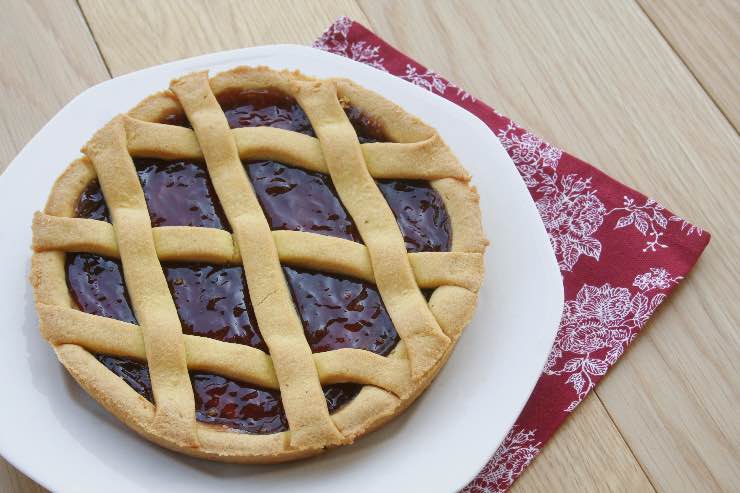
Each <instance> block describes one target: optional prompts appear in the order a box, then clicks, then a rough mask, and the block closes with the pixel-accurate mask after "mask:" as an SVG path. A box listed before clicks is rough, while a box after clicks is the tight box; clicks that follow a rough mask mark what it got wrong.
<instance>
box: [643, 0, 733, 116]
mask: <svg viewBox="0 0 740 493" xmlns="http://www.w3.org/2000/svg"><path fill="white" fill-rule="evenodd" d="M637 1H638V3H639V4H640V6H641V7H642V9H643V10H644V11H645V13H646V14H647V15H648V16H649V17H650V19H651V20H652V21H653V23H654V24H655V26H656V27H657V28H658V29H659V30H660V32H661V34H662V35H663V36H664V37H665V39H666V40H667V41H668V43H669V44H670V45H671V47H672V48H673V49H674V50H675V51H676V53H678V55H679V56H680V57H681V59H682V60H683V62H684V63H685V64H686V65H687V66H688V67H689V69H690V70H691V72H692V73H693V74H694V76H695V77H696V78H697V80H698V81H699V83H700V84H701V85H702V87H704V89H705V90H706V91H707V93H708V94H709V95H710V96H711V97H712V99H713V100H714V101H715V103H717V105H718V106H719V108H720V109H721V110H722V112H723V113H724V114H725V115H726V116H727V118H728V120H730V122H731V123H732V124H733V125H734V126H735V128H736V129H740V88H738V81H740V54H739V52H738V50H740V2H738V1H737V0H682V1H679V2H677V1H675V0H637Z"/></svg>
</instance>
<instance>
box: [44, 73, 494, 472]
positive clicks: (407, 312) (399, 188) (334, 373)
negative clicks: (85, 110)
mask: <svg viewBox="0 0 740 493" xmlns="http://www.w3.org/2000/svg"><path fill="white" fill-rule="evenodd" d="M83 154H84V156H83V157H81V158H79V159H77V160H76V161H74V162H73V163H71V164H70V165H69V167H67V169H66V170H65V171H64V173H63V174H62V175H61V176H60V177H59V178H58V179H57V181H56V183H55V184H54V186H53V189H52V190H51V194H50V197H49V199H48V202H47V204H46V207H45V209H44V212H37V213H36V215H35V217H34V220H33V251H34V253H33V258H32V270H31V283H32V285H33V288H34V293H35V298H36V308H37V310H38V315H39V321H40V329H41V333H42V334H43V336H44V338H45V339H46V340H47V341H48V342H49V343H50V344H51V346H52V347H53V349H54V351H55V352H56V355H57V356H58V358H59V360H60V361H61V363H62V364H63V365H64V366H65V367H66V369H67V370H68V371H69V373H70V374H71V375H72V376H73V377H74V378H75V379H76V380H77V381H78V382H79V384H80V385H81V386H82V387H83V388H84V389H85V390H86V391H87V392H88V393H89V394H90V395H91V396H92V397H93V398H95V399H96V400H97V401H98V402H99V403H100V404H102V405H103V406H104V407H105V408H106V409H107V410H108V411H110V412H111V413H113V414H114V415H115V416H117V417H118V418H119V419H120V420H121V421H123V422H124V423H125V424H126V425H128V426H129V427H130V428H132V429H134V430H135V431H136V432H138V433H139V434H140V435H142V436H144V437H145V438H147V439H149V440H151V441H153V442H155V443H157V444H159V445H162V446H164V447H167V448H169V449H172V450H175V451H179V452H183V453H185V454H188V455H192V456H196V457H202V458H207V459H212V460H220V461H228V462H244V463H270V462H281V461H287V460H293V459H298V458H302V457H308V456H311V455H315V454H317V453H319V452H321V451H322V450H324V449H326V448H330V447H335V446H339V445H345V444H349V443H352V442H353V441H354V440H355V439H357V438H358V437H360V436H362V435H364V434H366V433H368V432H370V431H372V430H374V429H377V428H378V427H379V426H381V425H383V424H384V423H386V422H387V421H388V420H390V419H391V418H393V417H395V416H397V415H398V414H400V413H401V412H402V411H403V410H404V409H405V408H407V407H408V406H409V405H410V404H411V403H412V402H413V401H414V399H415V398H416V397H417V396H418V395H419V394H420V393H421V392H422V391H423V390H424V389H425V388H426V387H427V386H428V385H429V384H430V382H431V381H432V379H433V378H434V376H435V375H436V374H437V372H438V371H439V370H440V368H441V367H442V366H443V365H444V363H445V362H446V361H447V358H448V357H449V355H450V353H451V351H452V349H453V347H454V345H455V343H456V341H457V340H458V338H459V336H460V334H461V331H462V330H463V328H464V327H465V325H466V324H467V323H468V322H469V320H470V318H471V316H472V313H473V311H474V308H475V305H476V302H477V292H478V289H479V287H480V284H481V280H482V277H483V253H484V250H485V248H486V245H487V240H486V239H485V237H484V235H483V231H482V228H481V220H480V209H479V204H478V202H479V201H478V195H477V193H476V191H475V189H473V188H472V187H470V186H469V184H468V182H469V179H470V177H469V175H468V173H467V172H466V171H465V169H463V167H462V166H461V165H460V164H459V162H458V160H457V159H456V158H455V156H454V155H453V154H452V152H451V151H450V150H449V148H448V147H447V146H446V145H445V144H444V142H443V141H442V139H441V138H440V137H439V135H438V134H437V132H436V131H435V130H434V129H433V128H431V127H429V126H428V125H426V124H424V123H423V122H421V121H420V120H419V119H417V118H416V117H414V116H412V115H410V114H408V113H406V112H405V111H404V110H403V109H402V108H400V107H399V106H397V105H395V104H394V103H391V102H390V101H388V100H386V99H385V98H383V97H382V96H380V95H378V94H376V93H374V92H371V91H369V90H367V89H365V88H363V87H361V86H360V85H358V84H356V83H354V82H352V81H350V80H346V79H326V80H319V79H314V78H311V77H307V76H305V75H302V74H300V73H298V72H288V71H275V70H271V69H268V68H265V67H256V68H254V67H239V68H236V69H233V70H230V71H227V72H223V73H220V74H217V75H215V76H214V77H212V78H210V79H209V77H208V74H207V73H206V72H197V73H192V74H189V75H186V76H184V77H182V78H179V79H176V80H173V81H172V82H171V84H170V87H169V90H167V91H164V92H161V93H158V94H154V95H152V96H150V97H148V98H146V99H145V100H143V101H142V102H141V103H139V104H138V105H137V106H136V107H135V108H134V109H132V110H131V111H129V112H128V113H127V114H123V115H119V116H116V117H115V118H113V119H112V120H111V121H110V122H109V123H108V124H106V125H105V126H104V127H102V128H101V129H100V130H98V131H97V133H95V135H94V136H93V137H92V139H91V140H90V141H89V142H88V143H87V144H86V145H85V146H84V148H83Z"/></svg>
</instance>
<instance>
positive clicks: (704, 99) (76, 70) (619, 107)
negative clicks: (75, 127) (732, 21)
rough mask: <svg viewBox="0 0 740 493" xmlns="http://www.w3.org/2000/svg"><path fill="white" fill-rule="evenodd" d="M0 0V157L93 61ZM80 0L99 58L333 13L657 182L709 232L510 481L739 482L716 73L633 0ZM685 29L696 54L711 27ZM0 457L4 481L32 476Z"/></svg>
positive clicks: (162, 49) (199, 49)
mask: <svg viewBox="0 0 740 493" xmlns="http://www.w3.org/2000/svg"><path fill="white" fill-rule="evenodd" d="M5 3H9V5H8V6H6V5H3V14H4V18H7V19H8V20H7V23H6V26H9V28H7V29H5V30H3V31H2V32H0V42H1V44H0V48H1V49H3V54H4V56H10V57H12V59H13V60H14V63H15V59H18V60H19V61H18V62H17V66H18V68H17V69H16V70H15V71H10V70H8V71H5V74H4V75H0V81H1V82H2V86H3V88H4V89H5V88H6V87H8V88H9V93H8V96H7V97H6V96H5V91H4V93H3V96H2V102H3V105H0V124H1V125H2V126H0V156H1V157H2V160H1V161H0V163H7V162H8V160H9V159H11V158H12V157H13V156H14V155H15V153H16V152H17V151H18V150H19V149H20V147H21V146H22V145H23V144H24V143H25V142H26V141H27V140H28V139H29V138H30V137H31V136H32V135H33V133H34V132H35V131H36V130H37V129H38V128H39V127H40V126H41V125H42V124H43V123H44V122H45V121H46V120H47V119H48V118H49V117H50V116H51V115H52V114H53V113H54V112H55V111H57V110H58V109H59V107H61V105H62V104H63V103H64V102H66V101H67V100H68V99H70V98H71V97H72V96H74V95H75V94H77V93H78V92H80V91H81V90H83V89H84V88H86V87H88V86H89V85H92V84H94V83H95V82H98V81H100V80H104V79H105V78H106V77H107V76H108V74H107V72H106V68H105V65H104V64H103V61H102V59H101V56H100V54H99V53H98V51H97V50H96V47H95V43H94V41H93V39H92V37H91V35H90V32H89V31H88V29H87V26H86V25H85V22H84V20H83V19H82V17H81V16H80V14H79V10H78V9H77V6H76V5H75V4H74V3H73V2H71V1H66V2H55V1H53V0H48V1H36V2H31V3H30V4H28V5H26V4H22V3H20V2H5ZM666 3H667V2H666ZM80 5H81V7H82V10H83V12H84V14H85V17H86V19H87V22H88V23H89V25H90V27H91V28H92V32H93V34H94V38H95V41H97V44H98V45H99V48H100V53H102V56H103V58H104V60H105V63H106V64H107V65H108V67H109V68H110V70H111V72H112V73H113V75H120V74H123V73H126V72H129V71H132V70H136V69H139V68H143V67H146V66H150V65H153V64H157V63H162V62H166V61H170V60H174V59H178V58H182V57H187V56H193V55H197V54H201V53H206V52H211V51H216V50H223V49H230V48H238V47H243V46H252V45H257V44H265V43H276V42H288V43H300V44H308V43H310V42H311V41H313V40H314V39H315V37H316V36H317V35H318V34H320V33H321V32H322V31H323V30H324V29H325V28H326V27H327V26H328V25H329V24H330V23H331V22H332V21H333V20H334V19H335V18H336V17H338V16H339V15H348V16H350V17H352V18H354V19H356V20H358V21H360V22H362V23H364V24H365V25H367V26H368V27H371V28H372V29H373V30H375V31H376V32H377V33H378V34H379V35H381V36H383V37H384V38H386V39H387V40H388V41H389V42H391V43H392V44H394V45H395V46H397V47H398V48H399V49H401V50H402V51H405V52H407V53H408V54H409V55H411V56H412V57H414V58H417V59H418V60H419V61H421V62H422V63H424V64H426V65H428V66H430V67H432V68H434V69H436V70H438V71H439V72H441V73H442V74H445V75H446V76H448V77H449V78H450V79H451V80H453V81H455V82H457V83H458V84H459V85H461V86H463V87H465V88H467V89H469V90H470V91H471V92H472V93H474V94H476V95H477V96H479V97H481V98H482V99H484V100H486V101H487V102H489V103H490V104H492V105H494V106H495V107H496V108H497V109H499V110H500V111H502V112H503V113H505V114H507V115H509V116H511V117H512V118H514V119H515V120H516V121H518V122H520V123H522V124H523V125H525V126H527V127H529V128H530V129H532V130H533V131H536V132H538V133H540V134H541V135H542V136H543V137H546V138H547V139H548V140H550V141H551V142H553V143H555V144H556V145H558V146H561V147H563V148H565V149H567V150H569V151H571V152H573V153H574V154H576V155H578V156H579V157H582V158H584V159H586V160H588V161H591V162H593V163H595V164H597V165H598V166H599V167H600V168H601V169H603V170H605V171H607V172H608V173H609V174H611V175H612V176H614V177H616V178H618V179H620V180H622V181H624V182H626V183H628V184H630V185H632V186H635V187H636V188H637V189H639V190H644V191H653V192H654V193H655V194H656V197H655V198H657V199H659V200H660V201H661V202H663V203H664V204H666V205H667V206H668V207H669V208H671V209H673V210H674V212H677V213H680V214H682V215H685V216H686V217H690V218H691V219H693V220H694V221H697V222H698V223H699V224H701V225H703V226H705V227H707V228H708V229H710V230H711V231H712V232H713V233H714V238H713V241H712V244H711V245H710V248H709V249H708V251H707V252H706V253H705V255H704V257H703V259H702V260H701V261H700V263H699V265H698V267H697V269H696V270H695V272H694V273H693V274H692V276H691V280H690V281H689V282H688V283H687V284H688V285H687V286H685V287H684V288H683V289H680V290H679V292H678V293H676V294H675V295H674V296H673V297H672V301H671V302H670V303H668V304H667V306H665V307H664V308H663V309H662V310H661V312H660V313H659V315H658V316H657V317H656V320H655V321H654V322H653V323H652V324H651V327H650V328H649V329H647V332H646V334H645V335H644V336H642V337H641V338H640V339H639V340H638V342H637V343H636V344H635V345H634V347H633V348H632V349H631V350H630V351H629V352H628V354H627V355H626V356H625V357H624V358H623V361H622V362H620V363H619V364H618V365H617V366H616V367H615V368H614V369H613V370H612V371H611V372H610V373H609V376H608V377H607V378H606V379H605V381H604V382H603V384H602V386H601V387H600V388H599V389H598V391H597V392H598V395H592V396H591V397H589V398H588V399H587V400H586V401H585V402H584V403H583V404H582V405H581V407H580V408H579V409H578V410H577V411H576V412H575V413H574V415H573V416H572V417H571V418H570V419H569V420H568V422H566V424H565V425H564V426H563V428H562V429H561V430H560V431H559V432H558V434H556V435H555V437H554V438H553V439H552V440H551V441H550V442H549V443H548V445H547V447H546V448H545V449H544V451H543V453H542V454H541V456H540V457H539V458H538V459H537V460H536V461H535V463H534V464H533V465H532V466H531V467H530V468H529V469H528V470H527V472H526V473H525V474H524V475H523V476H522V478H521V480H520V481H519V482H518V483H517V485H516V486H515V491H542V490H548V491H601V490H607V489H608V490H613V491H652V490H653V485H654V486H655V488H656V489H658V490H661V491H663V490H664V491H705V490H726V491H733V490H740V471H739V470H738V467H740V466H739V465H738V457H740V450H739V449H738V447H739V446H740V422H739V420H738V418H737V416H738V414H737V411H736V410H737V409H738V406H739V405H740V388H739V384H738V377H737V375H738V374H739V373H738V370H739V369H740V368H739V366H738V365H740V363H739V362H740V335H739V334H738V332H737V327H738V326H740V312H739V309H738V305H737V303H736V302H735V297H736V294H735V293H737V291H738V287H740V286H738V281H737V279H740V267H739V266H738V262H737V260H736V259H737V258H738V256H740V249H739V248H738V245H740V237H739V234H740V233H738V231H740V217H739V215H738V214H737V213H736V212H734V211H735V210H736V209H737V204H738V199H737V197H738V195H739V194H740V176H738V173H737V171H736V170H737V165H738V164H739V163H740V144H739V143H738V139H737V135H736V133H735V131H734V129H733V128H732V126H731V125H730V124H729V123H728V122H727V120H726V119H725V118H724V116H723V115H722V113H721V111H720V110H719V109H718V107H717V106H716V105H715V104H714V101H716V102H717V103H718V104H720V106H722V109H723V111H725V113H726V114H728V115H729V113H728V110H726V109H725V107H724V106H723V105H724V103H722V101H723V100H722V99H721V98H720V97H719V96H717V94H718V93H716V91H715V92H712V90H711V89H710V87H709V86H710V85H712V87H718V86H717V85H716V84H715V83H714V82H711V83H710V82H707V81H710V80H714V79H713V77H715V78H716V75H711V76H710V75H707V76H704V75H702V74H703V73H705V72H704V71H706V70H708V69H707V67H706V66H704V65H702V64H700V63H698V62H696V61H695V62H690V61H689V60H688V58H690V57H689V56H688V55H686V53H685V52H684V53H682V52H681V50H680V49H679V48H678V47H677V43H676V41H675V40H671V39H669V41H670V43H671V44H669V43H668V42H666V40H665V39H664V38H663V37H662V36H661V33H660V31H658V29H656V28H655V26H654V25H653V23H652V22H651V21H650V19H649V18H648V17H647V16H646V15H645V13H644V12H643V11H642V10H641V9H640V7H639V6H638V5H637V4H635V3H629V2H620V3H616V2H609V1H607V0H598V1H590V0H583V1H577V0H569V1H567V2H557V3H553V2H546V1H519V0H517V1H514V0H507V1H500V2H495V3H492V2H482V1H481V2H476V1H466V2H447V1H436V2H422V1H404V2H390V1H388V2H377V1H370V0H368V1H361V2H360V3H359V5H358V4H357V3H355V2H354V1H351V0H346V1H341V2H331V1H322V2H312V3H310V4H307V3H304V2H299V1H288V0H285V1H282V0H281V1H279V2H275V1H270V2H264V1H249V2H245V1H233V2H227V1H216V2H208V3H207V4H206V3H205V2H194V1H185V0H182V1H175V0H167V1H162V2H149V1H145V0H137V1H125V2H107V1H103V0H81V3H80ZM661 5H662V4H661ZM643 7H644V8H645V11H646V12H648V13H649V14H650V15H651V16H653V21H654V22H655V24H656V25H658V27H659V28H660V30H661V31H662V32H663V33H665V34H666V36H670V35H669V34H668V33H669V31H670V30H671V28H672V27H671V22H674V21H675V19H674V17H675V15H674V14H671V15H673V16H674V17H672V16H671V15H663V19H665V23H666V26H668V27H665V26H663V27H661V25H660V23H659V22H658V21H657V20H656V18H655V14H654V12H653V10H651V9H650V8H648V7H645V3H644V2H643ZM661 8H663V7H661ZM710 17H711V16H710ZM406 19H412V20H413V23H410V22H408V21H404V20H406ZM706 19H707V16H696V18H693V19H691V21H692V22H695V23H696V27H695V28H694V26H692V29H696V30H697V32H698V33H700V32H701V30H702V23H705V24H704V25H706ZM52 20H53V22H52ZM681 22H682V21H681ZM687 32H688V31H687ZM692 36H694V37H693V38H692V39H694V40H696V41H694V42H696V43H703V44H704V46H703V47H702V48H701V49H702V50H704V51H711V49H710V48H709V47H707V45H708V44H709V43H713V42H715V41H716V39H715V37H712V36H703V37H696V33H695V34H693V35H692ZM725 39H731V38H725ZM735 44H737V43H735ZM671 46H674V47H676V49H677V51H679V53H681V56H683V57H684V60H685V61H686V63H687V64H688V65H689V67H690V68H691V71H690V70H689V68H687V66H686V65H684V63H683V62H682V60H681V58H680V57H679V56H677V54H676V53H675V52H674V51H672V49H671ZM698 53H701V51H699V52H698ZM692 56H694V57H696V55H695V54H692ZM722 56H723V57H724V58H721V59H719V60H720V62H718V63H720V68H722V67H721V63H727V64H730V65H732V66H731V67H729V69H728V70H730V73H731V74H736V73H737V68H738V64H737V63H736V60H735V62H734V63H733V60H732V59H731V58H726V57H725V55H722ZM692 63H693V65H692ZM715 65H716V63H715ZM710 69H711V70H714V69H716V67H714V68H712V67H711V66H710ZM692 72H693V73H692ZM735 79H737V77H735ZM49 80H53V81H54V84H49V83H48V82H47V81H49ZM697 80H698V81H700V82H701V84H702V85H703V86H704V88H705V89H707V91H709V92H710V94H711V96H712V97H711V98H710V97H709V96H708V95H707V93H706V92H705V91H704V89H703V88H702V86H701V85H700V84H699V83H698V82H697ZM731 80H732V79H731ZM713 84H714V85H713ZM720 92H722V91H720ZM722 94H724V92H723V93H722ZM712 98H714V101H713V100H712ZM730 103H731V104H732V103H733V102H732V100H731V99H730ZM734 105H735V107H737V101H734ZM602 402H603V403H602ZM633 453H634V455H633ZM0 465H2V466H3V468H4V469H3V468H0V491H6V490H7V491H23V492H29V491H34V492H35V491H39V490H38V489H34V487H33V483H32V482H31V481H30V480H28V479H26V478H25V477H24V476H22V475H21V474H20V473H17V472H6V471H12V468H11V467H10V466H7V465H6V464H5V463H4V462H0ZM651 483H652V484H651Z"/></svg>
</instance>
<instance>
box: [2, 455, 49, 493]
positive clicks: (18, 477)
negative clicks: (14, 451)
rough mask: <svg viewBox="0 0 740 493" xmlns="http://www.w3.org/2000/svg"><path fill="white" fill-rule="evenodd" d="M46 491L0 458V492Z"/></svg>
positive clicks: (41, 492) (32, 492)
mask: <svg viewBox="0 0 740 493" xmlns="http://www.w3.org/2000/svg"><path fill="white" fill-rule="evenodd" d="M45 491H46V490H45V489H44V488H42V487H41V486H39V485H37V484H36V483H35V482H34V481H33V480H32V479H29V478H28V477H27V476H26V475H25V474H23V473H22V472H20V471H19V470H18V469H16V468H15V467H13V466H11V465H10V464H8V463H7V462H6V461H5V460H4V459H3V458H2V457H0V492H2V493H17V492H22V493H44V492H45Z"/></svg>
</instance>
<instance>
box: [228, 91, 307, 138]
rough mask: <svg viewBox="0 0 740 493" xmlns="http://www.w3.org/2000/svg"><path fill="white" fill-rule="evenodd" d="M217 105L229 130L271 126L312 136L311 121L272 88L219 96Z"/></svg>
mask: <svg viewBox="0 0 740 493" xmlns="http://www.w3.org/2000/svg"><path fill="white" fill-rule="evenodd" d="M218 102H219V104H220V105H221V108H222V109H223V110H224V114H226V120H228V122H229V126H230V127H231V128H241V127H275V128H282V129H283V130H290V131H292V132H300V133H302V134H306V135H310V136H312V137H314V136H315V135H316V134H315V133H314V131H313V127H312V126H311V122H310V121H309V120H308V116H306V113H304V111H303V108H301V107H300V106H299V105H298V103H297V102H296V100H295V99H293V98H291V97H290V96H288V95H286V94H283V93H282V92H280V91H276V90H273V89H247V90H239V91H228V92H224V93H221V94H219V96H218Z"/></svg>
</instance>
